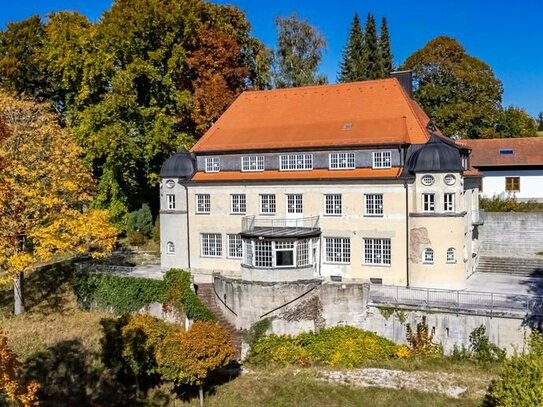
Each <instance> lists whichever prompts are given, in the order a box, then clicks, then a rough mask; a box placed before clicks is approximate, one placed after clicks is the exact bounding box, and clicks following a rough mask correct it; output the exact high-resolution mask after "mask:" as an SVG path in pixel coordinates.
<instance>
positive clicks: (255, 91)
mask: <svg viewBox="0 0 543 407" xmlns="http://www.w3.org/2000/svg"><path fill="white" fill-rule="evenodd" d="M395 79H396V78H394V77H390V78H382V79H371V80H366V81H355V82H339V83H325V84H322V85H308V86H294V87H290V88H275V89H255V90H252V89H248V90H244V91H243V92H242V93H241V95H243V94H251V93H264V92H267V93H275V92H291V91H296V90H306V89H307V90H309V89H319V88H333V87H344V86H352V85H354V84H370V83H377V82H389V81H391V80H395ZM396 81H397V79H396Z"/></svg>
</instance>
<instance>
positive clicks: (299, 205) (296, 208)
mask: <svg viewBox="0 0 543 407" xmlns="http://www.w3.org/2000/svg"><path fill="white" fill-rule="evenodd" d="M303 210H304V208H303V201H302V194H292V195H291V194H289V195H287V213H303Z"/></svg>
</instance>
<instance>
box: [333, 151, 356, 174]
mask: <svg viewBox="0 0 543 407" xmlns="http://www.w3.org/2000/svg"><path fill="white" fill-rule="evenodd" d="M328 158H329V168H330V169H331V170H345V169H347V170H352V169H353V168H354V167H355V160H354V153H330V155H329V156H328Z"/></svg>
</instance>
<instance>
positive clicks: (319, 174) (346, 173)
mask: <svg viewBox="0 0 543 407" xmlns="http://www.w3.org/2000/svg"><path fill="white" fill-rule="evenodd" d="M400 174H401V168H387V169H378V170H376V169H372V168H356V169H354V170H328V169H315V170H310V171H278V170H266V171H260V172H240V171H221V172H214V173H208V172H197V173H196V174H194V176H193V177H192V180H193V181H260V180H307V179H364V178H374V179H375V178H397V177H399V176H400Z"/></svg>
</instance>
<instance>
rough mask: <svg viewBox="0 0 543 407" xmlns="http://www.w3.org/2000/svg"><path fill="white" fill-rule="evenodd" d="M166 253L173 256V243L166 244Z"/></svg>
mask: <svg viewBox="0 0 543 407" xmlns="http://www.w3.org/2000/svg"><path fill="white" fill-rule="evenodd" d="M166 253H168V254H174V253H175V245H174V244H173V242H168V243H166Z"/></svg>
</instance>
